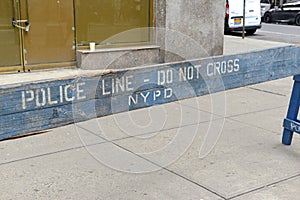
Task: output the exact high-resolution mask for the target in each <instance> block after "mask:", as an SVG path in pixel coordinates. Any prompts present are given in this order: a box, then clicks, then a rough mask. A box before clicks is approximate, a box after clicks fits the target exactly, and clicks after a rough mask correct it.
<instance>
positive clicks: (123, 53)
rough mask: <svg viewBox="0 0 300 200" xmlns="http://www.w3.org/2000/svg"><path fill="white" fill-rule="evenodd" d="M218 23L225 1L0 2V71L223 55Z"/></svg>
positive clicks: (95, 66) (116, 65)
mask: <svg viewBox="0 0 300 200" xmlns="http://www.w3.org/2000/svg"><path fill="white" fill-rule="evenodd" d="M223 21H224V2H223V0H216V1H209V0H164V1H161V0H43V1H40V0H2V1H0V44H1V45H0V72H2V73H3V72H23V71H25V72H28V71H34V70H40V69H52V68H65V67H77V68H82V69H103V68H128V67H134V66H140V65H146V64H154V63H162V62H171V61H176V60H180V59H192V58H199V57H207V56H213V55H220V54H222V50H223V26H224V22H223ZM92 42H94V43H96V50H95V51H90V49H89V44H90V43H92Z"/></svg>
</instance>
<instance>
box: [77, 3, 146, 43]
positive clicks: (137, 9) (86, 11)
mask: <svg viewBox="0 0 300 200" xmlns="http://www.w3.org/2000/svg"><path fill="white" fill-rule="evenodd" d="M150 3H151V2H150V0H75V13H76V29H77V31H76V33H77V43H78V45H79V46H82V45H87V44H88V43H89V42H91V41H95V42H96V43H98V44H118V43H139V42H147V41H149V32H148V31H147V29H146V30H138V31H134V32H129V33H127V34H122V36H117V37H113V38H112V36H115V35H116V34H119V33H121V32H124V31H128V30H132V29H136V28H142V27H149V26H150V21H151V19H150Z"/></svg>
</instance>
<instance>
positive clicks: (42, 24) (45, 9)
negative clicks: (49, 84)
mask: <svg viewBox="0 0 300 200" xmlns="http://www.w3.org/2000/svg"><path fill="white" fill-rule="evenodd" d="M27 1H28V2H27V5H26V0H22V10H23V12H22V17H23V18H26V19H28V20H29V22H30V29H29V31H28V32H26V31H23V34H24V57H25V60H24V64H25V67H26V70H29V69H30V70H32V69H40V68H44V67H45V68H51V67H57V66H62V67H63V66H65V65H66V64H67V63H72V65H74V63H75V48H74V47H75V33H74V8H73V0H43V1H41V0H27ZM26 6H27V8H26ZM26 9H28V12H26ZM27 13H28V16H27ZM67 65H68V66H69V64H67Z"/></svg>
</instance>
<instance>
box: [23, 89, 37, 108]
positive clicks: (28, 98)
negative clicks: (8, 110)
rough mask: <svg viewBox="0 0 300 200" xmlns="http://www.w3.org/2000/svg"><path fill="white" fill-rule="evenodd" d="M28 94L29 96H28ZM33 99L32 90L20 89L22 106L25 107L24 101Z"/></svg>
mask: <svg viewBox="0 0 300 200" xmlns="http://www.w3.org/2000/svg"><path fill="white" fill-rule="evenodd" d="M28 95H29V97H28ZM33 100H34V91H33V90H29V91H22V108H23V109H24V110H25V109H26V103H27V102H30V101H33Z"/></svg>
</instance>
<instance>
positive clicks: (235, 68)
mask: <svg viewBox="0 0 300 200" xmlns="http://www.w3.org/2000/svg"><path fill="white" fill-rule="evenodd" d="M239 70H240V60H239V59H235V60H234V71H235V72H238V71H239Z"/></svg>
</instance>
